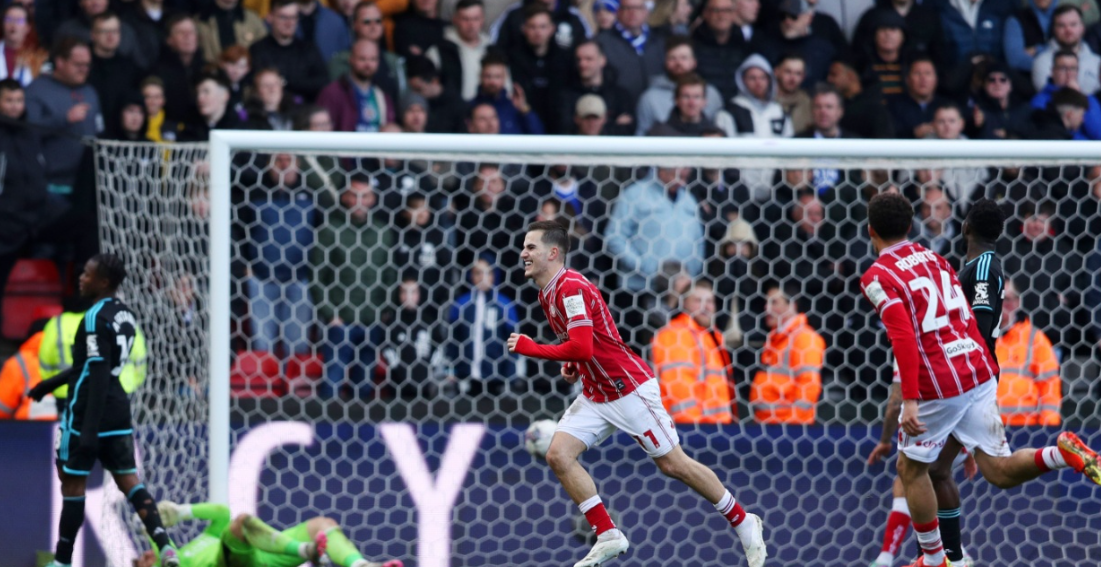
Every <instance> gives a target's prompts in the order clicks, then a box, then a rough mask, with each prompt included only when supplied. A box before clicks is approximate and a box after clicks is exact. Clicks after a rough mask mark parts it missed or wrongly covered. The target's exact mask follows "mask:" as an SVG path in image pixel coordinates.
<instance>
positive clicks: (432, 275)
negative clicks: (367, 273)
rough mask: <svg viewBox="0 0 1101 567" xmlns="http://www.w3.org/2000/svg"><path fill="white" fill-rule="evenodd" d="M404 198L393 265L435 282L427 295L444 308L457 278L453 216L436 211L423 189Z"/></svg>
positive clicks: (396, 224)
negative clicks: (452, 228) (449, 216)
mask: <svg viewBox="0 0 1101 567" xmlns="http://www.w3.org/2000/svg"><path fill="white" fill-rule="evenodd" d="M403 201H404V202H403V203H402V207H401V212H400V213H399V214H398V215H397V220H396V222H395V229H396V230H397V239H396V240H397V242H396V244H397V247H396V248H395V249H394V259H393V262H394V267H395V268H397V269H398V270H399V271H400V272H401V273H403V274H407V275H408V274H413V275H414V276H415V277H416V278H417V279H418V281H422V282H435V283H436V285H434V286H433V288H432V293H431V294H430V295H428V296H425V298H424V299H425V301H426V303H427V304H429V305H432V306H434V308H442V307H443V304H444V302H446V300H447V299H448V296H449V294H450V293H451V289H450V286H451V285H453V284H455V283H456V280H457V279H458V278H457V277H456V274H455V273H454V271H455V268H454V265H453V264H452V261H453V258H452V254H453V252H454V249H453V248H452V246H450V231H451V224H452V220H451V219H449V218H447V215H448V213H447V212H446V211H445V210H442V209H441V210H440V212H438V213H437V212H436V211H434V210H433V207H432V206H431V204H430V202H429V199H428V196H427V195H426V194H425V193H422V192H420V191H415V190H414V191H411V192H409V193H408V194H406V195H405V196H404V197H403Z"/></svg>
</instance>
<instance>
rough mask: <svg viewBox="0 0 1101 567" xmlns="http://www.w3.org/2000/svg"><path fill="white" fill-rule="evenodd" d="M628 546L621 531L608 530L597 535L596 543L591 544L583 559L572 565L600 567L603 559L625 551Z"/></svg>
mask: <svg viewBox="0 0 1101 567" xmlns="http://www.w3.org/2000/svg"><path fill="white" fill-rule="evenodd" d="M629 547H631V544H630V543H629V542H628V541H627V536H625V535H623V532H621V531H619V529H612V530H608V531H606V532H604V533H602V534H600V535H599V536H597V538H596V545H593V548H592V549H591V550H589V554H588V555H586V556H585V558H584V559H582V560H581V561H578V562H577V563H574V564H573V567H600V565H603V564H604V562H605V561H608V560H609V559H615V558H616V557H619V556H620V555H623V554H624V553H627V548H629Z"/></svg>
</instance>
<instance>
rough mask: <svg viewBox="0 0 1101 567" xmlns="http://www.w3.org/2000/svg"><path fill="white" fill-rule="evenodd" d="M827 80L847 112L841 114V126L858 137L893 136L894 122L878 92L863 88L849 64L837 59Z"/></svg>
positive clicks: (879, 137)
mask: <svg viewBox="0 0 1101 567" xmlns="http://www.w3.org/2000/svg"><path fill="white" fill-rule="evenodd" d="M828 80H829V83H830V84H831V85H833V86H834V88H836V89H837V91H838V92H839V93H841V96H842V97H844V99H845V100H844V101H843V102H844V106H845V109H846V110H847V112H845V115H844V116H842V117H841V129H842V130H846V131H848V132H852V133H853V134H854V135H855V136H856V137H858V138H876V139H884V138H894V137H895V129H894V122H893V121H892V120H891V115H890V113H888V112H887V109H886V108H885V107H884V106H883V103H882V99H881V97H880V95H879V92H878V91H865V90H864V88H863V87H862V86H861V84H860V77H859V76H858V75H857V74H856V69H855V68H854V67H853V65H852V64H851V63H849V62H848V61H846V60H844V59H838V60H837V61H834V62H833V64H832V65H830V74H829V77H828Z"/></svg>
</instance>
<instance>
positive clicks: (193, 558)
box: [134, 501, 402, 567]
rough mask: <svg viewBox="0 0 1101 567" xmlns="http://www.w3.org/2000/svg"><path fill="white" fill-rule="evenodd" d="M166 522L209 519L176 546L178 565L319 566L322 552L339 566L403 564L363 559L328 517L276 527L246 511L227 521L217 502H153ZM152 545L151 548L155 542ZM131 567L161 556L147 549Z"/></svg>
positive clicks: (145, 564)
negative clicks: (208, 523)
mask: <svg viewBox="0 0 1101 567" xmlns="http://www.w3.org/2000/svg"><path fill="white" fill-rule="evenodd" d="M157 510H158V512H160V515H161V520H162V521H163V522H164V526H165V527H166V528H167V527H171V526H174V525H176V524H178V523H180V522H183V521H187V520H209V521H210V525H209V526H207V527H206V529H205V530H203V533H201V534H199V537H197V538H195V539H194V540H192V541H191V542H190V543H188V544H187V545H184V546H182V547H180V548H179V557H180V567H297V566H298V565H301V564H303V563H305V562H306V561H310V562H312V563H314V564H315V565H316V564H320V562H321V557H322V555H325V556H327V557H328V558H329V560H330V561H332V563H333V564H336V565H339V566H340V567H402V563H401V561H399V560H396V559H391V560H390V561H387V562H385V563H375V562H371V561H367V560H366V559H364V558H363V556H362V555H360V554H359V552H358V551H357V550H356V548H355V546H354V545H352V542H350V541H348V538H347V537H345V536H344V533H343V532H342V531H340V526H338V525H337V523H336V522H334V521H333V520H330V519H329V518H312V519H310V520H307V521H305V522H302V523H301V524H298V525H297V526H294V527H292V528H290V529H288V530H284V531H279V530H276V529H275V528H273V527H271V526H269V525H267V524H265V523H264V522H262V521H260V519H259V518H257V517H255V516H251V515H249V514H240V515H238V516H237V517H236V518H234V519H233V521H230V517H229V508H228V507H226V506H223V505H221V504H209V503H199V504H176V503H175V502H166V501H162V502H160V503H158V504H157ZM154 547H155V546H154ZM134 565H135V567H153V566H155V565H159V557H158V556H157V555H156V554H154V553H153V552H152V551H146V552H145V553H144V554H143V555H142V556H141V558H140V559H138V560H137V561H135V562H134Z"/></svg>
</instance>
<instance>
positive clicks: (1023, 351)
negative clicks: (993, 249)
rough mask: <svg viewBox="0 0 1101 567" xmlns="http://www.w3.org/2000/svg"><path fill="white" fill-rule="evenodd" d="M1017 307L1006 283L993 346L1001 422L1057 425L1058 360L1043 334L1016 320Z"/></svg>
mask: <svg viewBox="0 0 1101 567" xmlns="http://www.w3.org/2000/svg"><path fill="white" fill-rule="evenodd" d="M1020 305H1021V300H1020V296H1019V295H1018V294H1017V290H1016V288H1015V287H1014V286H1013V282H1010V281H1007V282H1006V286H1005V298H1004V300H1003V302H1002V321H1001V322H1002V334H1001V336H1000V337H998V341H997V344H996V345H995V347H994V350H995V355H997V357H998V365H999V366H1001V368H1002V373H1001V375H1000V376H999V378H998V407H999V409H1000V410H1001V413H1002V422H1003V423H1005V424H1006V425H1060V424H1062V422H1063V417H1062V414H1061V413H1060V409H1061V406H1062V403H1063V381H1062V379H1060V378H1059V359H1058V358H1056V357H1055V350H1054V349H1053V348H1051V341H1050V340H1049V339H1048V338H1047V335H1045V334H1044V332H1043V331H1041V330H1040V329H1037V328H1036V327H1033V326H1032V322H1031V321H1029V320H1028V319H1022V320H1020V321H1017V310H1018V308H1019V307H1020ZM1014 321H1017V322H1015V323H1013V322H1014ZM1011 323H1012V325H1010V324H1011ZM1006 327H1008V329H1007V328H1006Z"/></svg>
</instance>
